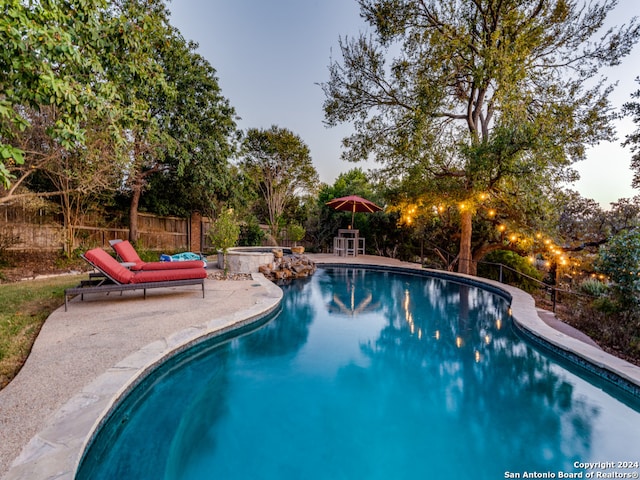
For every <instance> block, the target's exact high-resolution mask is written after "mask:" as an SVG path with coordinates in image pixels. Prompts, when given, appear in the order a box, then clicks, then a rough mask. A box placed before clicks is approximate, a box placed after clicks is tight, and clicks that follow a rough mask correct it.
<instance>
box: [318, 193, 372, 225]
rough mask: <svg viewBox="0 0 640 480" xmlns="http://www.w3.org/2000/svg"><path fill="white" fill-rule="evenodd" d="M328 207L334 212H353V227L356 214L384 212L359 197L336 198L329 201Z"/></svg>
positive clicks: (369, 201)
mask: <svg viewBox="0 0 640 480" xmlns="http://www.w3.org/2000/svg"><path fill="white" fill-rule="evenodd" d="M327 205H328V206H330V207H331V208H333V209H334V210H342V211H345V212H351V225H353V216H354V214H355V213H356V212H364V213H373V212H379V211H380V210H382V207H379V206H378V205H376V204H375V203H373V202H372V201H371V200H367V199H366V198H362V197H359V196H358V195H349V196H348V197H340V198H334V199H333V200H330V201H328V202H327Z"/></svg>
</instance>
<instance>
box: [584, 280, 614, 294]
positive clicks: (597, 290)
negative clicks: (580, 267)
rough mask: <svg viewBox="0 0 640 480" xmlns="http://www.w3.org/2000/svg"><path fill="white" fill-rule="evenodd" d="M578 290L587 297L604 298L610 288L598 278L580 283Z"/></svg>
mask: <svg viewBox="0 0 640 480" xmlns="http://www.w3.org/2000/svg"><path fill="white" fill-rule="evenodd" d="M578 289H579V290H580V292H581V293H584V294H585V295H590V296H592V297H602V296H603V295H606V294H607V293H608V291H609V287H608V286H607V285H606V284H605V283H603V282H601V281H600V280H598V279H596V278H587V279H585V280H583V281H582V283H580V285H579V286H578Z"/></svg>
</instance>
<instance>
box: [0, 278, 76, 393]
mask: <svg viewBox="0 0 640 480" xmlns="http://www.w3.org/2000/svg"><path fill="white" fill-rule="evenodd" d="M80 277H82V275H63V276H59V277H51V278H46V279H39V280H29V281H22V282H16V283H7V284H2V285H0V305H2V308H1V309H0V388H4V387H5V386H6V385H7V384H8V383H9V382H10V381H11V379H13V377H15V376H16V375H17V374H18V372H19V371H20V368H22V365H23V364H24V362H25V361H26V360H27V357H28V355H29V352H30V351H31V347H32V346H33V342H34V341H35V339H36V337H37V336H38V333H39V332H40V329H41V328H42V325H43V323H44V321H45V320H46V319H47V317H48V316H49V315H50V314H51V312H53V311H54V310H55V309H57V308H58V307H60V306H61V305H62V304H63V303H64V289H65V288H68V287H71V286H74V285H77V284H78V282H79V278H80Z"/></svg>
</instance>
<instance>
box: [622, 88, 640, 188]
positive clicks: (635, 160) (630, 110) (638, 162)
mask: <svg viewBox="0 0 640 480" xmlns="http://www.w3.org/2000/svg"><path fill="white" fill-rule="evenodd" d="M636 82H637V83H640V77H636ZM631 98H632V99H635V100H638V99H640V90H636V91H635V92H633V93H632V94H631ZM622 112H623V113H624V114H625V115H627V116H631V117H632V120H633V123H635V124H636V126H637V127H638V128H637V129H636V131H635V132H633V133H631V134H629V135H627V137H626V139H625V141H624V142H623V144H622V145H623V146H630V147H631V151H632V152H633V156H632V157H631V170H633V171H634V175H633V179H632V180H631V186H632V187H633V188H640V102H638V101H631V102H627V103H625V104H624V105H623V106H622Z"/></svg>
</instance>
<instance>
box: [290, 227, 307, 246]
mask: <svg viewBox="0 0 640 480" xmlns="http://www.w3.org/2000/svg"><path fill="white" fill-rule="evenodd" d="M305 233H307V231H306V230H305V228H304V227H303V226H302V225H300V224H299V223H291V224H289V225H287V236H288V237H289V240H291V241H292V242H295V243H297V242H299V241H300V240H302V239H303V238H304V235H305Z"/></svg>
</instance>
